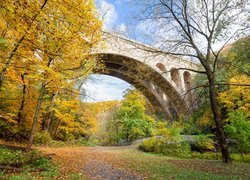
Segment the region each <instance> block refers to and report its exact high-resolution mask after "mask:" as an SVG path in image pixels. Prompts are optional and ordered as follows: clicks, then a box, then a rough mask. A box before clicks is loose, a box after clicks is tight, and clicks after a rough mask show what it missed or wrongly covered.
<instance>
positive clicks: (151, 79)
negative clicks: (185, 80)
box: [95, 53, 188, 119]
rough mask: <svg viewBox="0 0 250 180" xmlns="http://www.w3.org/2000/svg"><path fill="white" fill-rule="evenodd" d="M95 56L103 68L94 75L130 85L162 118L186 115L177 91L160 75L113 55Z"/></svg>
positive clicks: (138, 63) (119, 55)
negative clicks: (122, 81)
mask: <svg viewBox="0 0 250 180" xmlns="http://www.w3.org/2000/svg"><path fill="white" fill-rule="evenodd" d="M95 56H96V58H97V59H98V60H99V61H101V62H103V63H104V68H103V69H101V70H100V69H97V70H96V71H95V72H96V73H98V74H105V75H110V76H114V77H117V78H119V79H122V80H124V81H126V82H128V83H130V84H131V85H133V86H134V87H135V88H136V89H138V90H139V91H140V92H141V93H142V94H143V95H144V96H145V97H146V98H147V99H148V101H149V102H150V103H151V104H152V105H153V106H154V107H155V109H156V111H158V112H160V113H162V114H163V116H164V117H166V118H170V119H173V118H175V117H176V116H179V115H182V114H183V115H185V114H186V113H187V111H188V108H187V105H186V103H185V101H184V99H183V98H182V97H181V95H180V94H179V93H178V91H177V90H176V89H175V88H174V87H173V86H172V85H171V83H170V82H169V81H168V80H167V79H166V78H164V77H163V76H162V74H160V73H159V72H157V71H156V70H155V69H153V68H152V67H150V66H149V65H147V64H146V63H142V62H140V61H138V60H136V59H133V58H131V57H128V56H124V55H121V54H114V53H96V54H95Z"/></svg>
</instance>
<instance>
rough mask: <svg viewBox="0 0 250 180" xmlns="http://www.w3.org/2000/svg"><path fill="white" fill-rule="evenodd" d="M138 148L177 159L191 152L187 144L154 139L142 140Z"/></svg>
mask: <svg viewBox="0 0 250 180" xmlns="http://www.w3.org/2000/svg"><path fill="white" fill-rule="evenodd" d="M139 148H140V149H142V150H144V151H146V152H155V153H157V154H163V155H169V156H179V157H186V156H189V154H190V152H191V150H190V145H189V144H188V143H187V142H184V141H182V142H168V141H166V139H164V138H155V137H153V138H150V139H147V140H144V141H143V142H142V144H141V145H140V146H139Z"/></svg>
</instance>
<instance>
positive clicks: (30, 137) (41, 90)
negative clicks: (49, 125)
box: [26, 83, 45, 151]
mask: <svg viewBox="0 0 250 180" xmlns="http://www.w3.org/2000/svg"><path fill="white" fill-rule="evenodd" d="M44 91H45V83H43V84H42V87H41V89H40V94H39V97H38V100H37V105H36V111H35V115H34V118H33V124H32V128H31V132H30V136H29V142H28V145H27V148H26V150H27V151H29V150H30V149H31V146H32V143H33V140H34V135H35V131H36V125H37V121H38V115H39V112H40V109H41V104H42V99H43V95H44Z"/></svg>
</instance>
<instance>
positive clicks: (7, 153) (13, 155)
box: [0, 148, 25, 164]
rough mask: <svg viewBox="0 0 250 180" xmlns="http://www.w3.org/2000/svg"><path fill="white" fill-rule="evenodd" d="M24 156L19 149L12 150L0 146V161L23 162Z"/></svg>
mask: <svg viewBox="0 0 250 180" xmlns="http://www.w3.org/2000/svg"><path fill="white" fill-rule="evenodd" d="M24 161H25V158H24V155H23V154H22V152H21V151H13V150H9V149H7V148H0V163H6V164H8V163H18V162H24Z"/></svg>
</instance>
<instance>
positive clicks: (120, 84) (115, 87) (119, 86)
mask: <svg viewBox="0 0 250 180" xmlns="http://www.w3.org/2000/svg"><path fill="white" fill-rule="evenodd" d="M129 87H131V86H130V84H128V83H126V82H125V81H123V80H120V79H118V78H115V77H112V76H107V75H91V76H90V79H88V80H87V82H86V83H84V85H83V86H82V88H83V89H84V90H85V92H86V94H87V96H86V98H85V99H84V101H88V102H97V101H108V100H121V99H123V92H124V91H125V90H126V89H127V88H129Z"/></svg>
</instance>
